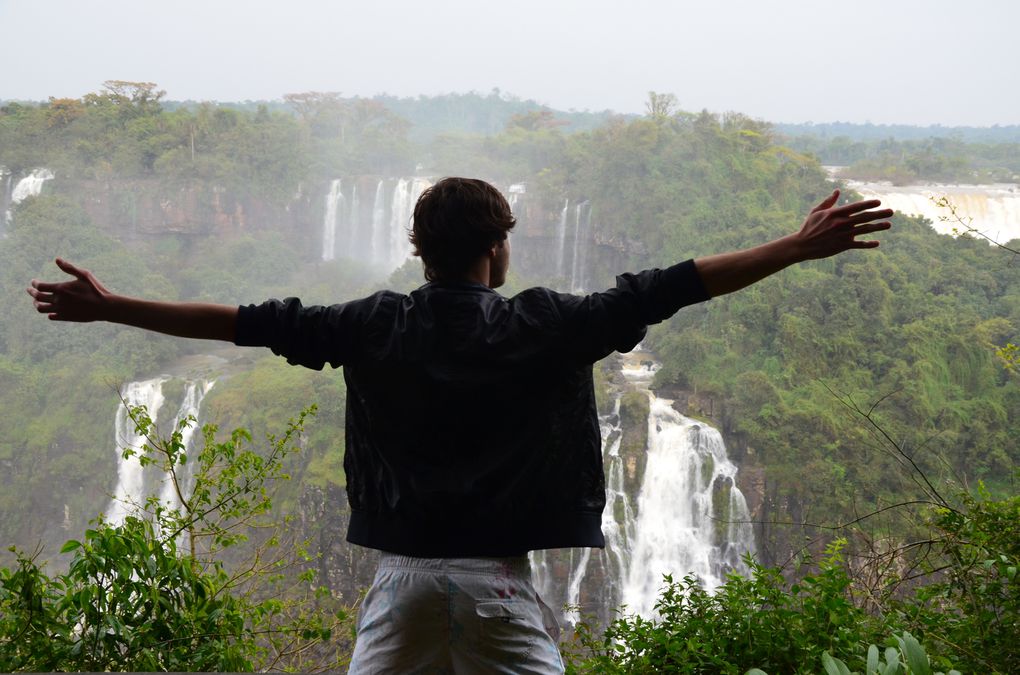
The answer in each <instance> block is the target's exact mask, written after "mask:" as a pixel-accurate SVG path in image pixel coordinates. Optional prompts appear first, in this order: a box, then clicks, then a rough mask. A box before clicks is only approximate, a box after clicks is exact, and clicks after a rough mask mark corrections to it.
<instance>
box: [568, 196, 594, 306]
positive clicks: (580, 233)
mask: <svg viewBox="0 0 1020 675" xmlns="http://www.w3.org/2000/svg"><path fill="white" fill-rule="evenodd" d="M590 229H591V208H590V205H589V203H588V202H587V201H583V202H581V203H580V204H578V205H577V206H575V207H574V257H573V259H572V260H571V265H570V291H571V292H572V293H582V292H584V284H585V274H586V270H585V265H584V262H585V258H586V255H585V249H586V248H587V247H586V246H585V245H584V242H583V241H582V240H584V239H587V238H588V237H587V235H588V232H589V230H590Z"/></svg>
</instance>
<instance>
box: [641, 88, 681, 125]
mask: <svg viewBox="0 0 1020 675" xmlns="http://www.w3.org/2000/svg"><path fill="white" fill-rule="evenodd" d="M677 108H678V103H677V100H676V96H674V95H673V94H659V93H656V92H654V91H650V92H648V100H647V101H646V102H645V113H646V114H647V115H648V116H649V117H651V118H652V119H654V120H664V119H668V118H670V117H672V116H673V114H674V113H676V112H677Z"/></svg>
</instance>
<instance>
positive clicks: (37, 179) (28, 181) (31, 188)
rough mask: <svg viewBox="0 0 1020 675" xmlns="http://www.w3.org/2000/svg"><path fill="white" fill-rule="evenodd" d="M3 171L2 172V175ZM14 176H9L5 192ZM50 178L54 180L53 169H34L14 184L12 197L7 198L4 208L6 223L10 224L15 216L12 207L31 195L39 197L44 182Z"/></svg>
mask: <svg viewBox="0 0 1020 675" xmlns="http://www.w3.org/2000/svg"><path fill="white" fill-rule="evenodd" d="M2 173H3V172H0V177H2ZM12 178H13V176H11V175H8V176H7V186H6V188H5V190H4V192H5V193H6V190H7V189H9V187H10V184H11V180H12ZM48 180H53V172H52V171H50V170H49V169H35V170H34V171H32V173H30V174H28V175H27V176H25V177H24V178H22V179H21V180H19V181H18V182H17V183H15V184H14V189H13V190H12V191H11V193H10V195H11V196H10V199H8V200H7V206H6V207H5V210H4V224H5V225H10V223H11V220H12V218H13V214H12V213H11V209H12V208H13V207H14V206H16V205H17V204H20V203H21V202H23V201H25V200H26V199H28V198H29V197H37V196H38V195H39V194H41V193H42V189H43V184H44V183H45V182H46V181H48Z"/></svg>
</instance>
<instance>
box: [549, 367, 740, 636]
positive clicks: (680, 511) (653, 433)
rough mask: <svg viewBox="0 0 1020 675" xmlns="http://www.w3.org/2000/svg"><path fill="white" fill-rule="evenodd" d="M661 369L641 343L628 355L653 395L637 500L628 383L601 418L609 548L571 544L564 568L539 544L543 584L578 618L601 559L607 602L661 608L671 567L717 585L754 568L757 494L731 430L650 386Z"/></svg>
mask: <svg viewBox="0 0 1020 675" xmlns="http://www.w3.org/2000/svg"><path fill="white" fill-rule="evenodd" d="M657 369H658V364H655V363H654V362H652V361H651V359H650V358H649V355H648V354H647V353H646V352H642V351H640V349H637V350H635V351H634V352H631V353H630V354H625V355H624V363H623V367H622V371H621V372H622V374H623V376H624V378H625V379H626V380H627V382H628V384H629V385H630V387H632V388H633V389H634V390H637V391H638V392H641V393H643V394H644V395H646V396H647V397H648V400H649V415H648V421H647V425H648V442H647V447H646V462H647V463H646V466H645V470H644V475H643V477H642V484H641V489H640V492H639V494H638V495H637V499H636V501H635V500H634V498H633V496H631V495H628V494H627V492H626V490H625V483H624V478H625V468H626V467H625V458H624V457H621V455H620V442H621V438H622V434H623V428H622V424H623V422H622V420H621V417H620V401H621V398H622V395H623V392H618V393H617V394H616V397H615V401H614V404H613V405H614V407H613V412H612V413H610V414H608V415H604V416H601V417H600V418H599V424H600V427H601V431H602V453H603V464H604V467H605V473H606V508H605V510H604V511H603V513H602V532H603V534H604V535H605V538H606V548H605V549H603V550H598V549H595V550H592V549H584V550H580V549H578V550H571V551H570V552H569V556H568V560H567V561H566V567H567V570H566V573H565V574H563V573H562V572H561V573H560V574H558V575H557V574H556V571H555V569H554V568H555V565H554V564H553V561H554V559H555V557H556V553H555V552H551V551H534V552H532V553H531V562H532V579H533V582H534V584H535V588H536V589H537V590H538V592H539V594H540V595H542V596H543V597H544V598H545V599H546V601H547V602H549V603H550V604H551V605H552V606H554V607H555V606H557V605H560V606H562V605H566V606H567V607H568V609H567V611H566V612H565V613H564V615H563V618H564V619H565V620H566V621H567V622H569V623H572V624H576V623H577V621H578V618H579V616H578V612H577V610H576V606H578V605H580V604H581V601H582V594H583V589H584V588H585V581H586V579H588V578H590V577H592V570H593V567H595V568H597V569H598V570H599V571H600V575H601V578H594V579H592V580H591V581H590V582H589V586H588V589H589V593H590V594H592V595H596V596H598V597H600V598H603V599H604V600H605V603H606V609H611V608H613V607H616V606H618V605H620V604H625V605H626V606H627V610H628V611H630V612H635V613H637V614H640V615H641V616H644V617H646V618H652V617H653V616H654V606H655V601H656V599H657V597H658V592H659V589H660V588H661V586H662V575H663V574H671V575H673V578H674V579H676V580H679V579H680V578H682V577H683V576H685V575H687V574H694V575H696V576H697V577H698V579H699V580H700V581H701V584H702V586H703V587H704V588H706V589H707V590H709V591H711V590H714V589H715V588H717V587H718V586H719V585H720V584H721V583H722V582H723V581H724V580H725V576H726V574H728V573H729V572H731V571H734V570H736V571H744V565H743V562H742V560H741V558H742V556H743V555H744V554H746V553H748V552H753V551H754V534H753V530H752V527H751V525H750V524H749V522H748V521H749V518H750V516H749V514H748V509H747V504H746V501H745V500H744V496H743V494H741V492H740V490H739V489H738V488H737V486H736V473H737V468H736V466H735V465H734V464H733V463H732V462H731V461H730V460H729V459H728V458H727V456H726V447H725V445H724V444H723V441H722V437H721V436H720V434H719V432H718V431H716V430H715V429H713V428H711V427H710V426H708V425H707V424H704V423H703V422H696V421H694V420H691V419H688V418H686V417H684V416H683V415H681V414H679V413H678V412H676V411H675V410H673V407H672V402H671V401H668V400H666V399H660V398H659V397H657V396H656V395H655V394H654V393H653V392H652V391H650V390H649V388H648V386H649V385H650V384H651V381H652V378H653V376H654V374H655V372H656V370H657ZM557 577H559V578H557ZM564 577H565V579H564ZM607 616H608V615H607ZM603 618H607V617H603Z"/></svg>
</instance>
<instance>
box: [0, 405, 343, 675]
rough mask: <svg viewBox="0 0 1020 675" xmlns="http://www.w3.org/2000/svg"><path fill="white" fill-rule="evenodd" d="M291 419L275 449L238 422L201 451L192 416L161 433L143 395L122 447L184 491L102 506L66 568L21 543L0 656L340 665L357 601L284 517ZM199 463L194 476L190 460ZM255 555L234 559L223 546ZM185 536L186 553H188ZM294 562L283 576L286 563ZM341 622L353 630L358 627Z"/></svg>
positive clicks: (148, 664) (210, 432)
mask: <svg viewBox="0 0 1020 675" xmlns="http://www.w3.org/2000/svg"><path fill="white" fill-rule="evenodd" d="M313 413H314V407H313V408H311V409H309V410H308V411H305V412H303V413H301V415H300V416H299V417H298V418H297V420H292V421H291V422H290V423H289V424H288V427H287V430H286V432H285V433H284V435H283V436H281V437H279V438H275V437H272V436H271V437H269V439H268V440H269V450H268V452H267V453H265V454H260V453H257V452H255V451H253V450H251V449H249V448H248V447H247V446H248V445H249V444H250V443H251V441H252V439H251V436H250V434H249V433H248V432H247V431H245V430H243V429H237V430H235V431H233V432H232V433H231V434H230V437H229V439H228V440H225V441H222V442H218V441H216V439H215V434H216V431H217V430H216V428H215V427H214V426H210V425H207V426H206V427H204V429H203V435H204V439H205V444H204V449H203V450H202V451H201V452H199V454H198V456H197V458H195V459H194V460H191V459H189V458H188V457H187V455H186V447H185V443H184V438H185V433H186V431H187V430H188V428H189V426H190V425H193V424H194V419H193V418H191V419H185V420H182V421H181V423H180V425H179V426H178V428H177V429H175V430H174V431H173V432H172V433H171V435H170V436H169V437H168V438H159V437H157V436H155V435H154V427H153V423H152V421H151V419H150V418H149V417H148V414H147V412H146V411H145V409H144V408H140V407H139V408H132V409H131V410H130V415H131V418H132V419H133V420H134V422H135V424H136V427H137V431H138V433H139V434H140V435H142V436H143V437H145V438H146V439H147V440H146V442H145V443H144V444H143V446H142V447H141V448H126V449H125V450H124V458H125V459H128V458H132V457H133V458H135V459H137V460H138V461H139V462H141V463H142V465H143V466H144V465H150V464H153V465H156V466H159V467H160V468H162V469H163V471H164V472H165V474H166V479H167V480H168V481H170V482H171V485H172V488H173V493H174V496H175V497H176V499H175V500H174V501H175V502H176V503H178V504H179V506H174V504H173V503H171V504H167V503H164V502H162V501H160V498H159V497H155V496H154V497H150V498H149V499H148V500H147V501H146V502H145V504H137V505H135V506H137V507H138V508H139V509H140V513H141V514H148V516H149V517H140V516H129V517H127V518H126V519H125V521H124V522H123V524H120V525H116V526H114V525H111V524H110V523H107V522H104V521H103V520H102V519H100V520H99V521H97V522H96V523H95V527H94V528H92V529H89V530H87V531H86V532H85V536H84V538H83V540H82V541H78V540H70V541H68V542H67V543H66V544H65V545H64V547H63V549H62V552H63V553H73V554H74V557H73V559H72V560H71V564H70V568H69V570H68V572H66V573H64V574H60V575H58V576H57V577H55V578H50V577H48V576H47V575H46V574H45V573H43V572H42V570H41V569H40V566H39V564H38V563H37V562H36V559H37V555H38V552H36V554H34V555H25V554H23V553H18V558H17V564H16V566H15V568H14V569H7V568H4V569H0V669H3V670H6V671H11V670H30V671H52V670H61V671H68V670H71V671H74V670H88V671H118V670H120V671H123V670H135V671H138V670H141V671H151V670H163V671H207V670H217V671H239V670H252V669H258V670H275V669H280V668H295V669H300V670H305V671H309V670H319V669H328V670H336V669H338V668H340V667H342V666H343V665H344V664H345V663H346V660H347V657H348V655H349V647H350V644H349V640H345V639H343V638H342V637H340V638H339V639H338V640H335V641H334V640H333V635H334V631H336V630H337V629H339V628H344V629H346V630H349V629H350V624H351V620H352V614H351V613H350V612H349V611H348V610H347V609H346V608H345V607H343V606H340V605H339V604H338V603H336V602H334V601H332V599H331V598H330V596H329V593H328V592H327V591H325V589H322V588H318V587H316V586H315V585H314V576H315V572H314V569H313V568H311V567H310V566H309V564H308V563H309V562H310V560H311V558H310V556H309V555H308V554H307V553H306V552H305V549H304V546H303V545H302V544H301V543H300V542H288V541H287V537H286V530H287V521H286V520H284V521H278V520H276V519H275V518H274V517H273V516H272V507H273V504H272V496H273V493H274V484H275V483H277V482H278V481H281V480H286V479H287V477H288V476H287V474H286V473H284V470H283V466H284V460H285V458H286V457H287V456H288V455H291V454H293V453H295V452H297V450H298V444H297V441H298V438H299V436H300V435H301V434H302V433H303V429H304V421H305V419H306V417H307V415H309V414H313ZM189 461H190V462H192V463H193V464H196V465H197V466H196V467H195V469H194V471H195V475H194V478H193V483H194V484H193V488H192V489H191V490H190V491H189V490H188V489H187V488H186V480H187V475H186V472H185V467H186V466H187V464H188V462H189ZM253 534H254V535H255V538H254V539H253V541H252V542H251V544H250V545H249V546H247V555H246V556H245V557H244V558H243V559H242V560H240V561H239V562H237V563H235V564H233V565H229V564H227V563H226V562H225V561H224V557H223V554H224V552H225V551H226V550H227V549H230V548H233V547H241V546H242V545H244V544H245V542H247V541H248V538H249V536H251V535H253ZM181 542H183V543H184V548H185V549H186V552H183V553H182V552H181V550H180V548H179V544H180V543H181ZM288 572H292V573H295V574H294V575H293V576H291V577H290V579H285V573H288ZM346 630H345V631H341V635H342V634H343V633H344V632H346Z"/></svg>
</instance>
